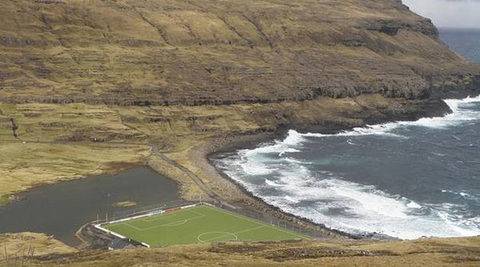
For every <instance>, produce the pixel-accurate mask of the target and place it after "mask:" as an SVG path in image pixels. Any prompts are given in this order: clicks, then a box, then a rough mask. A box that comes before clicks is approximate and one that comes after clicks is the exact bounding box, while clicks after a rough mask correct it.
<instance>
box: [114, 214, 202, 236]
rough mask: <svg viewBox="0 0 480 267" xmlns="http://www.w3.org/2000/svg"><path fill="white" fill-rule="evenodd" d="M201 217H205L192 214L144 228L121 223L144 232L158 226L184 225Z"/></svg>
mask: <svg viewBox="0 0 480 267" xmlns="http://www.w3.org/2000/svg"><path fill="white" fill-rule="evenodd" d="M203 217H205V215H203V214H201V215H199V216H193V217H190V218H188V219H183V220H178V221H173V222H169V223H164V224H159V225H154V226H150V227H145V228H140V227H137V226H134V225H132V224H129V223H128V222H124V223H122V224H123V225H126V226H129V227H131V228H133V229H135V230H136V231H140V232H144V231H149V230H152V229H155V228H159V227H173V226H180V225H184V224H186V223H188V222H189V221H191V220H195V219H199V218H203Z"/></svg>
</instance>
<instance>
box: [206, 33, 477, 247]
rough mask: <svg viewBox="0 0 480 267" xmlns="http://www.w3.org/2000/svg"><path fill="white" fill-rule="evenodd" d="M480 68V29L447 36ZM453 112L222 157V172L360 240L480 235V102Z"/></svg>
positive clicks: (458, 104)
mask: <svg viewBox="0 0 480 267" xmlns="http://www.w3.org/2000/svg"><path fill="white" fill-rule="evenodd" d="M440 33H441V38H442V39H443V40H444V42H445V43H447V45H449V46H450V47H451V48H452V49H454V50H455V51H457V52H458V53H461V54H462V55H464V56H465V57H467V58H469V59H470V60H471V61H474V62H479V63H480V45H479V44H480V31H471V30H470V31H469V30H452V29H442V30H440ZM445 102H446V103H447V104H448V105H449V107H450V108H451V110H452V111H453V113H451V114H448V115H446V116H444V117H436V118H423V119H420V120H418V121H414V122H392V123H386V124H381V125H371V126H367V127H363V128H355V129H353V130H351V131H344V132H340V133H338V134H320V133H299V132H297V131H295V130H290V131H289V132H288V135H287V137H286V138H285V139H283V140H275V141H273V142H270V143H265V144H261V145H259V146H258V147H256V148H253V149H242V150H238V151H235V152H232V153H226V154H223V155H219V156H217V157H216V158H215V159H213V160H214V163H215V165H216V166H217V168H219V169H220V170H222V171H223V172H224V173H225V174H227V175H228V176H230V177H231V178H232V179H234V180H236V181H237V182H238V183H239V184H241V185H242V186H244V187H245V189H247V190H248V191H250V192H251V193H252V194H253V195H255V196H257V197H259V198H262V199H263V200H264V201H266V202H267V203H269V204H271V205H274V206H277V207H279V208H280V209H282V210H283V211H285V212H288V213H291V214H294V215H297V216H300V217H305V218H308V219H310V220H312V221H314V222H317V223H320V224H324V225H326V226H327V227H329V228H333V229H337V230H341V231H344V232H348V233H352V234H357V235H371V234H376V235H387V236H391V237H397V238H402V239H414V238H419V237H422V236H437V237H450V236H473V235H480V96H472V97H470V98H466V99H461V100H454V99H449V100H445Z"/></svg>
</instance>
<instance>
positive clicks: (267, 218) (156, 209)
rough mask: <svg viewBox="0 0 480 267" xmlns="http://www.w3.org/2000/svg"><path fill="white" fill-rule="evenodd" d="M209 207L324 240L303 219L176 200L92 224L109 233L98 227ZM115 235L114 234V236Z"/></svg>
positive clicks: (120, 212) (117, 213) (119, 213)
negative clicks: (192, 207) (202, 206)
mask: <svg viewBox="0 0 480 267" xmlns="http://www.w3.org/2000/svg"><path fill="white" fill-rule="evenodd" d="M202 204H204V205H211V206H214V207H217V208H221V209H224V210H227V211H229V212H233V213H237V214H240V215H243V216H246V217H249V218H252V219H256V220H258V221H261V222H263V223H266V224H270V225H272V226H276V227H278V228H281V229H285V230H288V231H292V232H296V233H299V234H302V235H305V236H308V237H311V238H315V239H321V238H325V234H324V231H322V229H323V227H322V226H320V225H318V226H317V225H314V224H310V225H309V226H306V224H305V221H304V220H303V219H299V218H294V217H292V216H289V217H288V218H289V219H280V218H277V217H275V216H272V215H269V214H264V213H262V212H258V211H254V210H250V209H246V208H242V207H237V206H233V205H231V204H228V203H224V202H216V201H215V202H214V201H197V202H194V201H185V200H177V201H170V202H166V203H163V204H161V205H150V206H142V207H139V208H130V209H125V210H117V211H114V212H111V213H110V214H105V217H103V216H102V217H103V218H97V220H96V221H95V222H94V224H95V225H96V226H97V227H98V228H100V229H101V230H103V231H106V232H110V231H108V230H106V229H104V228H103V227H101V226H100V225H102V224H105V223H112V222H115V221H122V220H130V219H133V218H136V217H143V216H152V215H156V214H160V213H163V212H165V211H168V210H172V209H176V208H181V207H184V206H190V205H202ZM114 235H115V234H114Z"/></svg>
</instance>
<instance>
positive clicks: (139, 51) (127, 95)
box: [0, 0, 480, 105]
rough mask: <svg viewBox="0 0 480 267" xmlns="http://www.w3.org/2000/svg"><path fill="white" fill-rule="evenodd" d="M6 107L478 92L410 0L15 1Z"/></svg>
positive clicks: (9, 8) (4, 58)
mask: <svg viewBox="0 0 480 267" xmlns="http://www.w3.org/2000/svg"><path fill="white" fill-rule="evenodd" d="M0 6H1V8H0V51H1V53H0V66H1V67H0V101H2V102H13V103H22V102H45V103H71V102H86V103H89V104H99V103H107V104H119V105H171V104H184V105H202V104H232V103H239V102H243V103H251V102H258V103H267V102H279V101H284V100H293V101H297V100H309V99H315V98H317V97H319V96H331V97H345V96H355V95H359V94H365V93H379V94H383V95H384V96H387V97H402V98H409V99H413V98H425V97H428V96H431V95H432V94H437V93H439V94H443V92H444V91H451V90H469V89H472V88H473V87H474V86H475V85H478V80H480V76H479V74H480V68H479V67H478V66H472V65H470V64H469V63H467V62H466V61H465V60H464V59H462V58H460V57H459V56H458V55H456V54H454V53H453V52H451V51H449V50H448V48H447V47H446V46H445V45H444V44H443V43H442V42H441V41H439V39H438V34H437V30H436V28H435V27H434V26H433V25H432V23H431V22H430V21H429V20H427V19H425V18H422V17H419V16H417V15H415V14H414V13H412V12H411V11H409V9H408V8H407V7H406V6H404V5H402V3H401V1H399V0H381V1H378V0H342V1H339V0H298V1H289V0H263V1H259V0H243V1H226V0H225V1H216V0H162V1H160V0H146V1H137V0H34V1H32V0H5V1H2V2H1V3H0Z"/></svg>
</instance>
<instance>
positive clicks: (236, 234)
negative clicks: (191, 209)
mask: <svg viewBox="0 0 480 267" xmlns="http://www.w3.org/2000/svg"><path fill="white" fill-rule="evenodd" d="M264 227H267V226H266V225H260V226H257V227H253V228H249V229H246V230H242V231H238V232H233V233H232V232H205V233H201V234H199V235H198V236H197V240H198V241H200V242H202V243H206V242H209V241H212V240H215V239H219V238H222V237H224V236H234V237H235V240H238V234H243V233H247V232H250V231H255V230H258V229H262V228H264ZM210 233H212V234H213V233H219V234H222V235H219V236H217V237H212V238H210V239H207V240H203V239H201V238H200V237H201V236H202V235H206V234H210Z"/></svg>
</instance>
